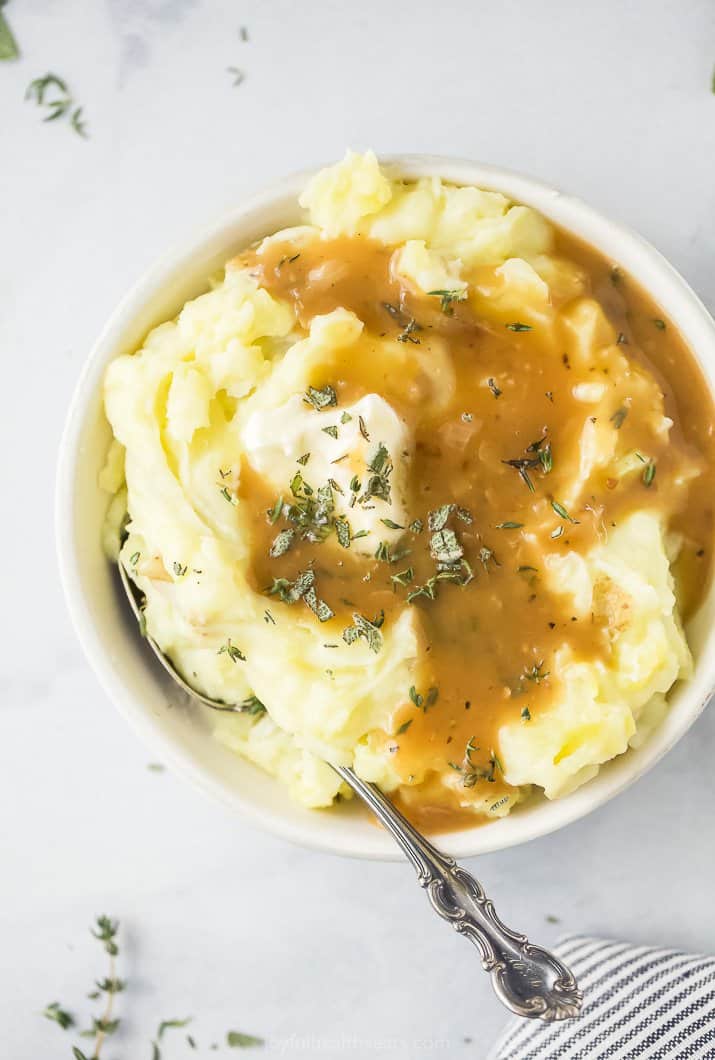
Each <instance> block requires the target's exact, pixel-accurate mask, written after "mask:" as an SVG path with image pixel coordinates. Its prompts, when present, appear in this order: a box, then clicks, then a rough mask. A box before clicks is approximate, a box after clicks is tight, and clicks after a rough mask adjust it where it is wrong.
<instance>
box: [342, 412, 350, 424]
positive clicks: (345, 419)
mask: <svg viewBox="0 0 715 1060" xmlns="http://www.w3.org/2000/svg"><path fill="white" fill-rule="evenodd" d="M351 419H352V416H351V415H350V413H349V412H343V413H342V414H341V416H340V422H341V423H350V421H351Z"/></svg>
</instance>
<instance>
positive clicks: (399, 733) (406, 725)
mask: <svg viewBox="0 0 715 1060" xmlns="http://www.w3.org/2000/svg"><path fill="white" fill-rule="evenodd" d="M411 724H412V718H410V719H409V720H408V721H403V722H402V725H400V727H399V729H398V730H397V732H396V733H395V736H402V734H403V733H405V732H407V730H408V729H409V727H410V725H411Z"/></svg>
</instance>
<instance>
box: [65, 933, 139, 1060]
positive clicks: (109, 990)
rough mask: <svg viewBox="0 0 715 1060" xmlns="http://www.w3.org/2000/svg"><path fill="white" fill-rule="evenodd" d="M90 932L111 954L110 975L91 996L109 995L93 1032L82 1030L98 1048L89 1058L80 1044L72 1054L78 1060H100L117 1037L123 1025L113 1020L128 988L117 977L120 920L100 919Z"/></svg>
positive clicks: (95, 1022) (91, 1030)
mask: <svg viewBox="0 0 715 1060" xmlns="http://www.w3.org/2000/svg"><path fill="white" fill-rule="evenodd" d="M90 930H91V932H92V934H93V935H94V937H95V938H96V939H99V941H100V942H101V943H102V945H103V947H104V950H105V952H106V953H107V954H108V955H109V975H108V976H107V977H106V978H104V979H100V980H98V981H97V984H96V986H97V989H96V990H95V991H93V993H92V994H91V995H90V996H91V997H92V998H98V997H101V996H102V995H104V996H105V1003H104V1009H103V1010H102V1014H101V1016H95V1017H94V1018H93V1019H92V1026H91V1027H90V1028H89V1030H86V1031H82V1037H83V1038H94V1048H93V1050H92V1052H91V1054H90V1056H86V1055H85V1053H83V1052H82V1050H81V1049H79V1048H78V1047H77V1046H76V1045H75V1046H73V1048H72V1051H73V1053H74V1057H75V1060H99V1057H100V1055H101V1052H102V1046H103V1044H104V1042H105V1040H106V1039H107V1038H108V1037H109V1036H110V1035H111V1034H114V1032H115V1031H116V1029H117V1027H118V1026H119V1020H118V1019H116V1018H113V1010H114V999H115V997H116V995H117V994H118V993H120V992H121V991H122V990H123V989H124V987H125V985H126V984H125V983H124V980H122V979H119V978H117V970H116V958H117V956H118V954H119V946H118V945H117V933H118V931H119V921H118V920H111V919H110V917H108V916H98V917H97V919H96V921H95V924H94V926H93V927H92V928H91V929H90Z"/></svg>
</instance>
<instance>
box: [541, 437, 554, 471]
mask: <svg viewBox="0 0 715 1060" xmlns="http://www.w3.org/2000/svg"><path fill="white" fill-rule="evenodd" d="M539 463H540V464H541V469H542V471H543V472H544V474H545V475H548V473H549V471H551V470H552V468H553V466H554V458H553V455H552V453H551V442H547V443H546V445H545V446H544V448H543V449H539Z"/></svg>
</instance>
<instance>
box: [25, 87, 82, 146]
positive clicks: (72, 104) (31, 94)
mask: <svg viewBox="0 0 715 1060" xmlns="http://www.w3.org/2000/svg"><path fill="white" fill-rule="evenodd" d="M25 99H26V100H31V101H33V102H34V103H36V104H37V106H38V107H43V108H44V109H45V110H46V111H47V115H46V117H44V118H43V119H42V120H43V121H46V122H47V121H56V120H57V119H58V118H62V117H64V116H65V115H68V117H69V123H70V126H71V127H72V128H73V129H74V131H75V132H76V133H77V135H78V136H81V137H83V138H84V139H86V138H87V128H86V126H85V123H84V118H83V117H82V111H83V108H82V107H80V106H77V103H76V101H75V100H74V99H73V97H72V93H71V92H70V90H69V88H68V86H67V82H66V81H63V80H62V78H61V77H58V76H57V74H52V73H47V74H45V76H44V77H36V78H35V80H34V81H31V82H30V84H29V85H28V86H27V90H26V92H25Z"/></svg>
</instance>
